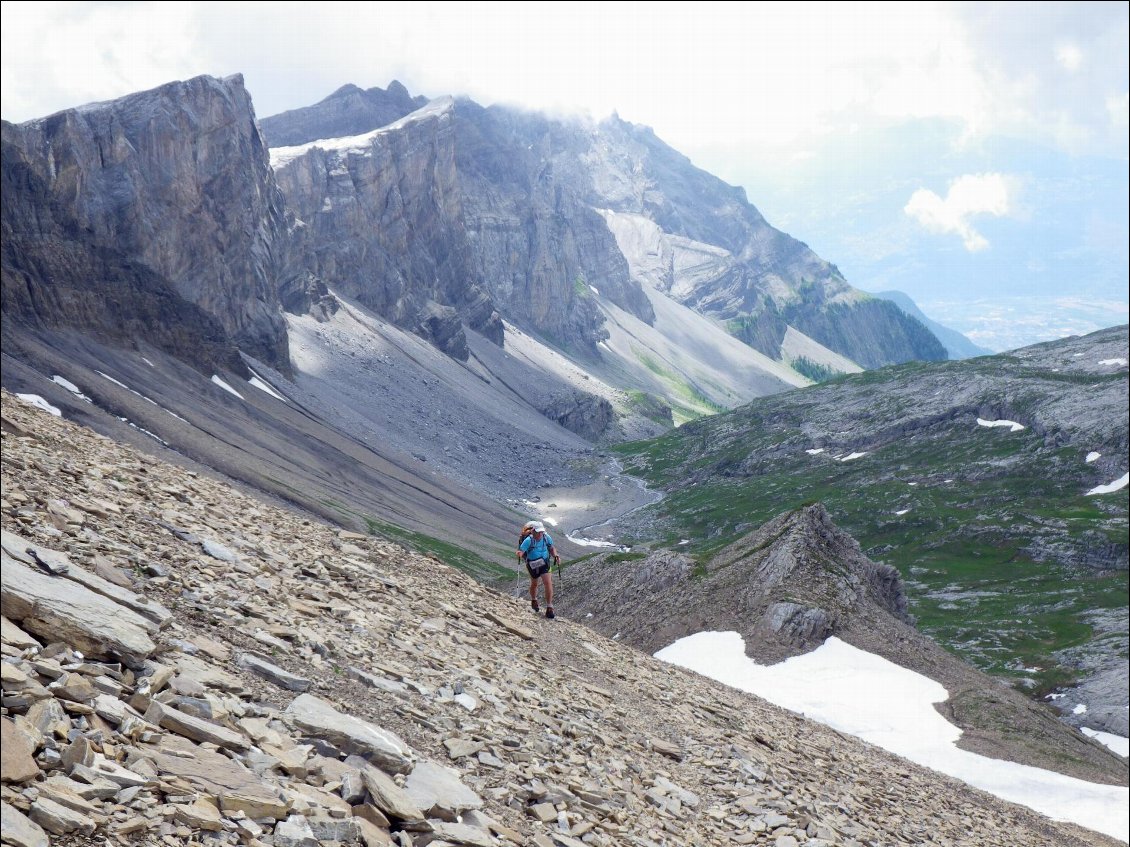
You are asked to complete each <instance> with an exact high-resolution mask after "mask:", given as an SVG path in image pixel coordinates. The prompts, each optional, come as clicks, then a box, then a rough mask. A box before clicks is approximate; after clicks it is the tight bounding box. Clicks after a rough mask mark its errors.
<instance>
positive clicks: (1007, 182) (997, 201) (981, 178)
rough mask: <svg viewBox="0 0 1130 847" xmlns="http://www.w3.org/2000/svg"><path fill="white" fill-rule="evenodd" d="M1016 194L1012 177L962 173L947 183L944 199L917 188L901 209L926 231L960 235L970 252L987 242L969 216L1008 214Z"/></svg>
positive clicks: (980, 247) (985, 246)
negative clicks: (947, 187) (962, 174)
mask: <svg viewBox="0 0 1130 847" xmlns="http://www.w3.org/2000/svg"><path fill="white" fill-rule="evenodd" d="M1016 193H1017V186H1016V180H1015V179H1014V178H1012V177H1009V176H1006V175H1004V174H999V173H986V174H965V175H964V176H960V177H958V178H957V179H955V180H953V181H952V182H951V183H950V186H949V190H948V191H947V192H946V196H945V198H944V199H943V198H942V197H939V196H938V195H937V194H935V193H934V192H933V191H931V190H930V189H928V188H919V189H918V190H917V191H915V192H914V193H913V194H912V195H911V196H910V200H909V201H908V202H907V204H906V206H905V207H903V212H905V213H906V214H907V215H908V216H910V217H911V218H913V219H914V220H916V221H917V222H918V223H919V224H921V225H922V227H923V228H925V229H926V230H928V231H929V232H935V233H940V234H949V233H953V234H956V235H958V236H960V237H961V241H962V243H963V244H964V245H965V249H966V250H968V251H969V252H970V253H974V252H977V251H978V250H986V249H988V247H989V241H988V239H986V238H985V236H983V235H981V233H979V232H978V231H977V230H975V229H974V228H973V225H972V223H970V218H972V217H974V216H975V215H992V216H994V217H998V218H999V217H1003V216H1005V215H1008V214H1009V213H1010V212H1011V211H1013V209H1014V208H1015V197H1016Z"/></svg>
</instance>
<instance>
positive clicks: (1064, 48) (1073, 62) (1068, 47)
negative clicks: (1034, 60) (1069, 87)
mask: <svg viewBox="0 0 1130 847" xmlns="http://www.w3.org/2000/svg"><path fill="white" fill-rule="evenodd" d="M1055 60H1056V61H1057V62H1059V65H1060V67H1061V68H1064V69H1065V70H1068V71H1077V70H1079V66H1080V65H1082V64H1083V51H1082V50H1080V49H1079V47H1078V46H1077V45H1075V44H1061V45H1059V47H1057V48H1056V50H1055Z"/></svg>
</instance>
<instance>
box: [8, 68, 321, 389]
mask: <svg viewBox="0 0 1130 847" xmlns="http://www.w3.org/2000/svg"><path fill="white" fill-rule="evenodd" d="M3 138H4V158H5V163H6V171H5V174H6V181H5V193H7V192H8V190H9V183H8V181H7V174H9V173H14V171H15V169H17V168H19V169H22V170H23V171H25V172H26V173H25V175H24V177H22V179H21V181H20V182H19V183H18V184H16V183H13V186H14V187H15V190H18V191H21V192H25V193H23V195H22V196H23V198H24V200H25V201H26V202H21V203H20V204H18V205H17V204H11V205H8V204H6V205H5V220H4V226H5V231H6V233H7V232H9V231H10V232H12V233H18V234H19V236H20V239H21V241H20V245H21V247H22V248H26V249H28V250H31V251H33V252H34V251H35V250H40V251H42V252H45V253H50V252H51V247H50V242H51V241H52V239H53V238H55V235H54V234H53V232H52V226H53V224H50V223H48V221H47V218H48V217H50V218H51V219H53V220H55V221H59V220H66V221H67V226H68V228H69V231H70V233H71V234H72V241H81V242H82V245H83V248H82V249H84V250H91V251H95V252H97V251H110V252H112V253H113V254H114V255H116V256H117V257H119V259H120V261H122V262H125V263H128V264H129V265H130V266H131V267H133V268H136V269H142V270H136V271H134V273H144V274H149V275H153V276H156V277H160V278H162V279H164V280H167V282H168V284H169V285H170V286H171V288H172V290H173V291H175V293H176V294H177V295H179V297H180V298H181V299H183V300H185V301H187V302H188V303H190V304H194V305H195V306H197V307H199V309H201V310H202V311H203V312H204V313H206V314H207V315H209V316H210V317H211V318H212V319H213V320H214V321H215V322H216V323H218V324H219V325H220V326H221V327H222V328H223V330H224V332H225V333H226V334H227V335H228V336H229V338H230V339H231V341H232V342H233V343H234V344H235V345H237V346H238V347H240V348H241V349H242V350H244V351H245V352H247V353H249V354H251V355H253V356H256V357H257V358H259V359H261V360H263V361H266V362H269V363H271V364H273V365H275V366H277V367H280V368H282V369H284V370H286V369H288V368H289V364H288V362H289V360H288V353H287V345H286V328H285V323H284V322H283V319H282V316H281V313H280V309H279V289H280V287H283V286H284V284H286V283H288V282H290V281H291V280H292V278H298V277H301V276H302V271H301V269H300V268H299V267H298V266H295V265H292V264H291V263H290V259H289V255H290V254H289V248H288V246H287V239H288V235H287V230H288V224H287V220H286V214H285V211H284V208H283V202H282V196H281V195H280V194H279V192H278V190H277V188H276V187H275V185H274V181H273V178H272V175H271V170H270V166H269V163H268V160H267V149H266V145H265V144H264V143H263V140H262V137H261V136H260V134H259V130H258V127H257V126H256V123H255V113H254V110H253V108H252V105H251V98H250V96H249V95H248V93H247V91H246V89H245V88H244V85H243V79H242V77H240V76H233V77H228V78H226V79H224V80H219V79H215V78H213V77H205V76H202V77H196V78H195V79H191V80H188V81H185V82H173V83H169V84H168V85H164V86H161V87H160V88H156V89H153V90H152V91H145V92H141V93H138V94H134V95H130V96H128V97H123V98H121V99H118V100H114V101H111V102H106V103H96V104H91V105H88V106H83V107H81V108H77V109H68V110H66V111H63V112H59V113H57V114H54V115H51V116H49V117H46V118H42V119H38V120H33V121H28V122H27V123H23V124H19V125H13V124H9V123H5V124H4V126H3ZM27 192H31V193H27ZM33 195H35V196H36V199H37V202H31V198H32V197H33ZM38 195H41V196H38ZM46 203H50V204H51V207H52V209H53V212H52V213H51V214H50V215H47V214H45V213H41V211H40V210H42V209H43V207H44V204H46ZM17 210H19V211H22V213H24V214H22V216H21V217H19V218H16V217H14V215H15V213H16V212H17ZM15 250H16V248H15V247H13V250H12V251H11V252H9V253H6V254H5V255H7V256H9V257H11V256H13V255H14V254H15ZM25 256H27V254H26V253H25ZM55 259H56V260H57V259H58V256H57V255H56V256H55ZM34 265H35V263H34V262H32V261H31V260H30V257H27V260H26V261H24V262H23V268H22V270H21V272H20V273H21V275H22V278H23V279H24V280H25V288H26V290H29V291H30V290H33V289H34V290H37V291H40V292H43V291H46V290H47V288H48V287H54V288H55V290H56V291H57V290H59V287H60V286H66V287H69V288H71V289H72V290H79V289H84V290H89V291H98V290H99V289H98V285H97V282H98V280H99V279H100V277H102V274H98V273H96V274H93V275H88V274H86V273H85V269H84V267H83V266H82V265H81V263H80V264H75V263H72V264H71V266H70V268H69V270H68V269H66V268H64V267H63V265H62V264H60V262H58V261H54V263H53V265H52V271H54V272H55V273H54V274H52V275H50V276H46V275H43V274H40V275H39V276H37V275H36V274H37V273H38V272H37V271H36V269H35V267H34ZM40 270H41V271H44V272H45V271H46V268H41V269H40ZM104 270H106V271H108V272H107V273H106V276H108V277H109V278H110V279H111V280H113V279H115V278H118V277H120V274H119V273H117V272H114V271H110V270H109V269H104ZM56 274H59V275H56ZM6 290H8V289H6ZM119 290H120V287H119ZM103 293H105V292H103ZM95 296H97V295H95ZM29 303H30V304H31V305H30V306H29V308H31V309H32V310H33V311H34V312H35V314H36V315H37V316H39V317H40V318H42V319H44V320H49V321H54V322H56V323H58V322H59V321H65V320H68V318H67V317H66V316H65V315H60V314H50V309H51V306H50V302H49V298H44V297H33V298H31V300H30V301H29ZM25 305H27V304H25ZM133 306H134V303H133V301H132V300H130V299H129V298H126V299H124V300H123V301H122V302H120V303H116V304H115V306H114V308H120V309H123V310H125V311H127V312H128V311H130V310H131V309H132V308H133ZM5 309H7V305H5ZM171 317H172V313H171V312H165V314H164V319H165V320H166V321H168V320H171ZM178 332H183V333H186V334H191V332H192V330H189V329H188V328H186V327H177V326H174V325H173V323H167V325H166V328H165V329H164V330H161V331H160V332H159V333H158V334H161V333H164V334H165V335H171V334H176V333H178Z"/></svg>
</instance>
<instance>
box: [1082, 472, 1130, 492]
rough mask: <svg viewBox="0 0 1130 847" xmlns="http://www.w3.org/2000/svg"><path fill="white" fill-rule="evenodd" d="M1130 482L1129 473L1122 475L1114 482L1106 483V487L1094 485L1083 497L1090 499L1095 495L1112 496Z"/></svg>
mask: <svg viewBox="0 0 1130 847" xmlns="http://www.w3.org/2000/svg"><path fill="white" fill-rule="evenodd" d="M1128 482H1130V473H1124V474H1123V475H1122V476H1120V477H1119V478H1118V479H1116V480H1115V481H1114V482H1108V483H1107V484H1106V485H1096V486H1095V487H1094V488H1092V489H1091V490H1090V491H1088V492H1087V493H1086V494H1084V495H1083V496H1084V497H1091V496H1093V495H1095V494H1113V493H1114V492H1115V491H1121V490H1122V489H1123V488H1125V487H1126V484H1127V483H1128Z"/></svg>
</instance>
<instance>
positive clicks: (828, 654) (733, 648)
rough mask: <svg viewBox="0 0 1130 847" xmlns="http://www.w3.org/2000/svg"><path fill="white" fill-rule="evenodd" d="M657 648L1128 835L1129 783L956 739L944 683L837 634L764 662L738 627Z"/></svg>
mask: <svg viewBox="0 0 1130 847" xmlns="http://www.w3.org/2000/svg"><path fill="white" fill-rule="evenodd" d="M655 656H656V658H659V659H662V660H664V661H667V662H671V663H672V664H675V665H680V666H682V667H685V668H689V669H690V670H693V671H697V672H698V673H701V674H703V675H704V676H708V677H711V678H712V679H716V680H718V681H719V682H723V683H725V684H727V685H730V686H732V687H734V688H737V689H739V690H741V691H748V692H751V693H753V694H756V695H758V696H760V697H764V698H765V699H766V700H769V701H771V702H773V703H776V704H777V705H779V706H783V707H784V708H786V709H791V710H793V711H796V712H800V713H802V714H804V715H806V716H807V717H809V718H812V719H813V720H817V721H820V722H821V723H824V724H827V725H828V726H831V727H833V728H834V729H837V730H839V731H841V732H847V733H850V734H851V735H855V736H857V737H859V738H862V739H864V740H865V741H868V742H870V743H872V744H876V745H878V746H880V747H883V748H885V749H887V750H890V751H891V752H892V753H895V754H897V755H900V756H903V757H905V758H907V759H910V760H911V761H914V762H917V763H918V764H921V765H924V766H926V767H929V768H933V769H934V770H938V771H941V772H942V773H945V774H948V775H950V776H953V777H956V778H958V779H961V780H964V781H965V782H967V783H969V784H970V785H973V786H975V787H977V788H981V789H984V790H986V791H988V792H990V793H992V794H995V795H996V796H998V797H1001V798H1002V799H1005V800H1008V801H1011V802H1014V803H1020V804H1022V805H1025V806H1028V807H1029V808H1031V809H1035V810H1036V811H1038V812H1040V813H1042V814H1045V815H1048V816H1049V817H1051V818H1054V819H1056V820H1063V821H1072V822H1074V823H1078V824H1080V825H1082V826H1086V827H1089V828H1091V829H1095V830H1098V831H1100V832H1104V833H1106V834H1107V835H1111V836H1113V837H1115V838H1121V839H1122V840H1124V841H1126V840H1130V838H1128V837H1130V811H1128V810H1130V805H1128V803H1130V790H1128V789H1126V788H1123V787H1119V786H1110V785H1098V784H1095V783H1089V782H1084V781H1083V780H1080V779H1075V778H1073V777H1068V776H1063V775H1061V774H1057V773H1053V772H1052V771H1047V770H1042V769H1040V768H1034V767H1029V766H1027V765H1018V764H1016V763H1014V762H1006V761H1003V760H1000V759H989V758H986V757H985V756H978V755H977V754H975V753H969V752H966V751H965V750H960V749H958V748H957V747H956V746H955V742H956V741H957V740H958V739H959V738H960V737H961V730H960V729H958V728H957V727H956V726H954V725H953V724H951V723H949V722H948V721H946V719H945V718H943V717H942V715H941V714H940V713H939V712H938V711H937V710H935V709H934V704H935V703H941V702H944V701H945V700H946V699H947V698H948V697H949V693H948V692H947V691H946V689H945V688H943V687H942V686H941V685H939V684H938V683H937V682H935V681H934V680H932V679H929V678H927V677H925V676H922V675H921V674H918V673H915V672H914V671H910V670H907V669H906V668H903V667H900V666H899V665H896V664H894V663H893V662H889V661H887V660H886V659H883V658H881V657H880V656H875V655H873V654H871V653H867V652H866V651H863V650H859V649H857V648H855V647H852V646H851V645H850V644H847V643H845V642H843V641H841V640H840V639H838V638H836V637H834V636H833V637H831V638H829V639H828V640H827V641H825V642H824V644H823V645H822V646H820V647H818V648H817V649H816V650H813V651H812V652H811V653H806V654H805V655H803V656H794V657H793V658H791V659H787V660H785V661H784V662H781V663H779V664H776V665H770V666H764V665H758V664H756V663H754V662H753V661H752V660H751V659H750V658H749V657H748V656H746V654H745V642H744V641H743V639H742V637H741V635H739V634H738V633H736V632H700V633H697V634H695V635H691V636H688V637H686V638H680V639H679V640H678V641H676V642H675V643H674V644H671V645H670V646H668V647H665V648H663V649H662V650H660V651H659V652H657V653H656V654H655ZM878 692H881V694H880V693H878Z"/></svg>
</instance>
